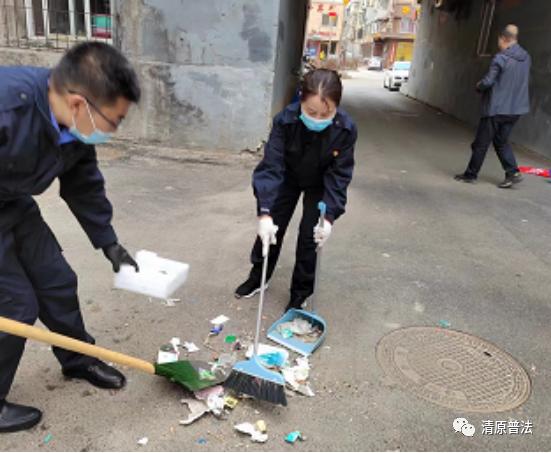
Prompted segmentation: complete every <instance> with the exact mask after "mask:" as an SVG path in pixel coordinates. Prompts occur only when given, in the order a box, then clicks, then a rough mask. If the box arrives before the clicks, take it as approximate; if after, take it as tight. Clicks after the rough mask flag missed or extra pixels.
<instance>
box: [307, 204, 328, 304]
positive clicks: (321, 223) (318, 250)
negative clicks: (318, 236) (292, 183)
mask: <svg viewBox="0 0 551 453" xmlns="http://www.w3.org/2000/svg"><path fill="white" fill-rule="evenodd" d="M318 209H319V211H320V217H319V226H320V227H321V228H323V226H324V225H325V213H326V212H327V206H326V204H325V203H324V202H323V201H320V202H319V203H318ZM321 249H322V247H320V246H318V247H316V272H315V274H314V292H313V293H312V305H311V307H310V311H311V312H314V311H315V308H314V307H315V305H316V295H317V293H318V276H319V270H320V266H321Z"/></svg>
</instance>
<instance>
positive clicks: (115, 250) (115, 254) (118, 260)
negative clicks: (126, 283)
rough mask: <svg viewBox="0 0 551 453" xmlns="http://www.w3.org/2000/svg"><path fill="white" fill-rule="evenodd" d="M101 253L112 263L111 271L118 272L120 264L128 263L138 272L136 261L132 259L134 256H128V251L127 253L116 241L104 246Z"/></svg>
mask: <svg viewBox="0 0 551 453" xmlns="http://www.w3.org/2000/svg"><path fill="white" fill-rule="evenodd" d="M103 254H104V255H105V257H106V258H107V259H108V260H109V261H111V264H112V265H113V272H119V271H120V270H121V264H130V266H132V267H134V269H136V272H140V268H139V267H138V263H136V261H134V258H132V257H131V256H130V253H128V252H127V251H126V249H125V248H124V247H123V246H122V245H120V244H118V243H116V242H115V243H114V244H111V245H108V246H107V247H104V248H103Z"/></svg>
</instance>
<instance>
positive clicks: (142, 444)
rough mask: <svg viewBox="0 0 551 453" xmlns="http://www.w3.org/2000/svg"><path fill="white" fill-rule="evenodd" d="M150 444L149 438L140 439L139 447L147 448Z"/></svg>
mask: <svg viewBox="0 0 551 453" xmlns="http://www.w3.org/2000/svg"><path fill="white" fill-rule="evenodd" d="M148 442H149V439H148V438H147V437H142V438H141V439H138V445H140V446H142V447H145V446H146V445H147V443H148Z"/></svg>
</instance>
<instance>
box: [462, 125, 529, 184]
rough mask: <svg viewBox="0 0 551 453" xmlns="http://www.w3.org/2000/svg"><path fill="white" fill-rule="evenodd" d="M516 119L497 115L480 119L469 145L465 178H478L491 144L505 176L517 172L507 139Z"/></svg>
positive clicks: (515, 162)
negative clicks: (468, 159)
mask: <svg viewBox="0 0 551 453" xmlns="http://www.w3.org/2000/svg"><path fill="white" fill-rule="evenodd" d="M518 119H519V116H518V115H497V116H491V117H487V118H481V119H480V123H479V124H478V129H477V131H476V138H475V140H474V142H473V144H472V145H471V149H472V152H473V153H472V156H471V160H470V162H469V165H468V167H467V170H466V171H465V176H468V177H471V178H476V177H477V176H478V172H479V171H480V169H481V168H482V164H483V163H484V159H485V158H486V153H487V152H488V148H489V147H490V145H491V144H492V143H493V145H494V148H495V150H496V153H497V157H498V158H499V161H500V162H501V166H502V167H503V170H505V174H506V175H507V176H511V175H513V174H515V173H517V172H518V171H519V170H518V166H517V161H516V159H515V155H514V154H513V149H512V148H511V145H510V144H509V137H510V136H511V132H512V131H513V127H514V125H515V124H516V122H517V121H518Z"/></svg>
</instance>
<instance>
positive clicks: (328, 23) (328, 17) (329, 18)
mask: <svg viewBox="0 0 551 453" xmlns="http://www.w3.org/2000/svg"><path fill="white" fill-rule="evenodd" d="M338 21H339V18H338V16H337V13H329V14H323V15H322V16H321V25H322V26H323V27H336V26H337V23H338Z"/></svg>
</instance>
